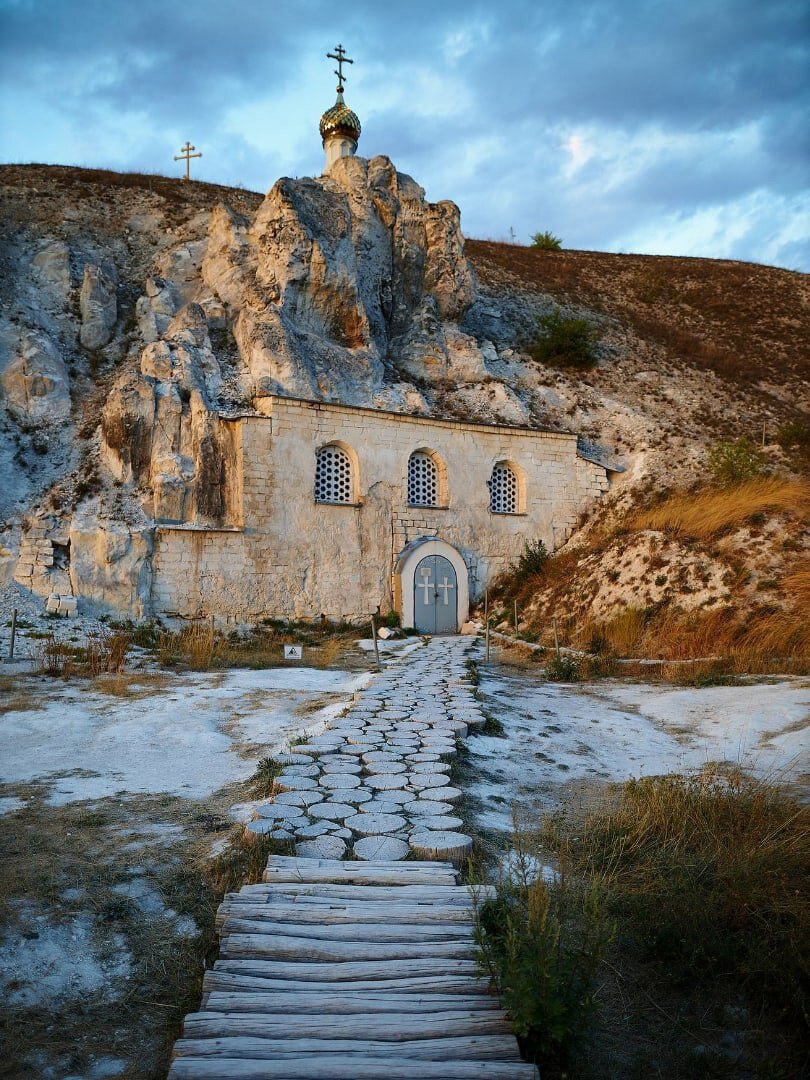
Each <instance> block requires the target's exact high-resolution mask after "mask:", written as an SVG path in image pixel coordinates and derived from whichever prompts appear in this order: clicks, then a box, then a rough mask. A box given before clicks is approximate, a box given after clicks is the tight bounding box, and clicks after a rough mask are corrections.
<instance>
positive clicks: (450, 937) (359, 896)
mask: <svg viewBox="0 0 810 1080" xmlns="http://www.w3.org/2000/svg"><path fill="white" fill-rule="evenodd" d="M471 904H472V901H471V897H470V891H469V889H467V888H465V887H463V886H459V885H458V884H457V879H456V873H455V871H454V870H453V867H452V865H451V864H450V863H441V862H424V861H422V862H417V861H410V860H409V861H408V862H361V861H358V860H351V861H345V862H344V861H340V860H334V859H310V858H290V857H285V856H273V857H271V858H270V860H269V862H268V866H267V871H266V873H265V882H264V883H263V884H261V885H248V886H246V887H245V888H243V889H241V890H240V892H239V893H234V894H231V895H229V896H228V897H226V899H225V901H224V903H223V904H222V906H221V908H220V911H219V914H218V922H219V927H220V933H221V935H222V943H221V948H220V959H219V960H218V961H217V962H216V964H215V965H214V968H213V970H212V971H208V972H206V975H205V981H204V984H203V991H204V992H203V1000H202V1005H201V1009H200V1011H199V1012H197V1013H192V1014H191V1015H189V1016H187V1017H186V1020H185V1024H184V1027H183V1038H182V1039H180V1040H179V1041H178V1042H177V1043H176V1044H175V1051H174V1059H173V1061H172V1065H171V1069H170V1071H169V1080H474V1078H480V1080H537V1071H536V1069H535V1066H534V1065H527V1064H526V1063H525V1062H523V1061H521V1059H520V1054H519V1052H518V1045H517V1041H516V1040H515V1037H514V1035H513V1034H512V1033H511V1027H510V1025H509V1022H508V1019H507V1017H506V1015H505V1014H504V1012H503V1011H502V1010H501V1008H500V1007H499V1005H498V1001H497V999H496V998H494V997H492V996H491V995H490V994H489V993H488V991H487V984H486V981H485V980H482V979H480V978H478V977H477V974H478V973H477V965H476V962H475V944H474V940H473V932H472V926H471V923H470V908H471Z"/></svg>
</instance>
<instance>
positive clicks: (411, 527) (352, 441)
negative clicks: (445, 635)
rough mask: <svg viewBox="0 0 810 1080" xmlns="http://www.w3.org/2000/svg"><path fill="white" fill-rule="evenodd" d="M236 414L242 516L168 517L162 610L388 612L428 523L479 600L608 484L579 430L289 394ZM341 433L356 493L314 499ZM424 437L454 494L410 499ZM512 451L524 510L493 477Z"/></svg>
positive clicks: (158, 580) (162, 533)
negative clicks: (215, 525) (500, 500)
mask: <svg viewBox="0 0 810 1080" xmlns="http://www.w3.org/2000/svg"><path fill="white" fill-rule="evenodd" d="M231 423H233V424H234V427H235V435H234V438H235V442H236V443H238V445H239V455H240V457H241V460H242V462H243V478H242V480H243V490H242V513H241V521H238V522H234V526H235V527H234V528H233V529H225V530H211V529H201V528H194V527H190V526H188V525H186V526H179V527H176V526H159V527H158V529H157V533H156V540H155V554H154V584H153V606H154V608H155V610H156V611H165V612H176V613H179V614H183V615H198V614H210V613H215V614H219V615H222V616H231V617H250V616H257V615H263V614H271V615H276V616H285V617H312V616H317V615H320V614H323V615H326V616H327V617H329V618H347V619H357V618H360V617H362V616H365V615H368V614H369V613H370V612H373V611H374V610H375V609H376V608H377V607H378V606H379V607H380V609H381V610H382V611H383V612H385V611H388V610H389V609H390V608H391V606H392V603H393V597H392V582H391V574H392V569H393V564H394V561H395V559H396V557H397V555H398V554H399V553H400V552H401V550H402V549H403V548H404V547H405V545H406V544H407V543H408V542H409V541H411V540H413V539H416V538H417V537H420V536H426V535H436V536H438V537H440V538H441V539H443V540H444V541H446V542H447V543H449V544H451V545H453V547H455V548H457V549H458V551H459V552H460V553H461V555H462V557H463V559H464V561H465V563H466V565H467V567H468V568H469V571H470V595H471V597H472V598H473V599H475V598H477V597H478V596H479V595H480V594H481V590H482V589H483V587H484V585H485V584H486V583H487V582H488V581H489V580H491V579H492V577H493V576H495V575H496V574H498V573H499V572H500V571H501V570H503V569H504V568H505V567H506V566H508V564H509V563H510V562H512V561H513V560H514V559H515V558H516V557H517V556H518V555H519V554H520V553H521V551H522V550H523V546H524V543H525V542H526V541H527V540H536V539H542V540H543V541H545V543H546V545H547V546H548V547H549V548H554V547H556V546H558V545H559V544H560V543H561V542H562V541H563V540H565V539H566V538H567V537H568V535H569V534H570V532H571V530H572V528H573V527H574V526H575V524H576V520H577V517H578V515H579V513H580V512H581V511H582V510H583V509H584V508H585V506H586V505H587V504H588V503H589V502H590V501H591V500H592V499H593V498H595V497H598V496H599V495H600V494H601V492H602V491H604V490H606V488H607V487H608V478H607V473H606V471H605V469H604V468H602V467H601V466H598V465H595V464H593V463H591V462H589V461H585V460H584V459H582V458H579V457H578V456H577V452H576V446H577V442H576V436H574V435H567V434H561V433H558V432H546V431H528V430H524V429H520V428H510V427H500V426H499V427H494V426H485V425H478V424H469V423H463V422H457V421H452V420H438V419H434V418H428V417H417V416H403V415H400V414H393V413H385V412H380V411H377V410H373V409H365V408H352V407H348V406H340V405H329V404H323V403H316V402H308V401H299V400H294V399H289V398H278V397H268V398H264V399H262V401H261V414H259V415H250V416H243V417H240V418H239V419H237V420H234V421H231ZM329 443H339V444H340V445H341V446H343V447H345V448H347V450H348V451H349V453H350V456H351V457H352V459H353V461H354V464H355V477H354V485H355V487H354V493H353V502H352V503H351V504H346V505H332V504H325V503H317V502H315V499H314V495H313V478H314V470H315V453H316V451H317V450H318V448H319V447H321V446H324V445H326V444H329ZM414 450H430V451H431V452H432V453H433V454H434V455H437V456H438V458H439V459H440V461H441V463H442V466H443V469H444V472H445V475H446V495H447V505H446V506H444V507H441V508H433V507H413V506H408V505H407V469H408V459H409V457H410V455H411V453H412V452H413V451H414ZM500 461H507V462H510V463H512V464H513V465H514V466H515V467H516V470H517V472H518V473H519V474H520V476H521V478H522V482H523V485H524V489H525V499H524V504H525V505H524V508H523V512H522V513H519V514H494V513H491V512H490V510H489V490H488V487H487V480H488V479H489V477H490V474H491V472H492V467H493V465H495V463H496V462H500Z"/></svg>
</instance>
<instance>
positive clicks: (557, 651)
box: [551, 619, 560, 660]
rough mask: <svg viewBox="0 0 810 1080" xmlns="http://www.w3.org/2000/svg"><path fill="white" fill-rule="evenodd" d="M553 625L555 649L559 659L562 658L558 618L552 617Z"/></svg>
mask: <svg viewBox="0 0 810 1080" xmlns="http://www.w3.org/2000/svg"><path fill="white" fill-rule="evenodd" d="M551 625H552V626H553V627H554V651H555V652H556V653H557V659H558V660H559V659H560V639H559V638H558V637H557V620H556V619H552V620H551Z"/></svg>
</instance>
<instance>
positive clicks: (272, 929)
mask: <svg viewBox="0 0 810 1080" xmlns="http://www.w3.org/2000/svg"><path fill="white" fill-rule="evenodd" d="M221 934H222V936H223V937H229V936H230V935H232V934H272V935H274V936H276V937H295V938H298V937H300V938H306V939H307V940H310V941H314V940H319V941H320V940H323V941H346V942H349V941H357V942H361V943H371V942H375V941H412V942H414V943H417V942H426V941H458V942H465V941H469V940H470V939H471V938H472V936H473V928H472V925H470V924H466V925H465V924H464V923H441V922H432V923H431V922H426V923H406V922H401V921H400V920H399V919H398V918H397V917H396V915H395V914H394V913H393V912H392V913H391V916H390V918H389V919H387V920H385V921H384V922H382V923H380V922H373V923H330V922H321V923H301V924H299V923H294V922H274V921H273V920H272V919H242V918H230V919H227V920H226V922H225V923H224V924H223V927H222V930H221Z"/></svg>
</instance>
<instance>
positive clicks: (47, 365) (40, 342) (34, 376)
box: [0, 330, 70, 424]
mask: <svg viewBox="0 0 810 1080" xmlns="http://www.w3.org/2000/svg"><path fill="white" fill-rule="evenodd" d="M0 385H2V389H3V394H4V397H5V399H6V405H7V407H8V409H9V411H10V412H11V414H12V415H13V416H15V417H16V418H17V419H18V420H23V421H26V422H28V423H34V424H56V423H60V422H62V421H64V420H66V419H67V418H68V417H69V416H70V382H69V378H68V372H67V368H66V367H65V363H64V361H63V359H62V357H61V356H60V354H59V350H58V349H57V347H56V345H55V344H54V343H53V342H52V341H51V340H50V338H48V337H46V335H45V334H43V333H41V332H40V331H36V330H29V331H26V332H24V333H23V334H22V336H21V338H20V341H19V345H18V347H17V350H16V355H14V356H13V357H12V359H11V361H10V362H9V364H8V365H7V366H6V368H5V369H4V371H3V372H2V374H0Z"/></svg>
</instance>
